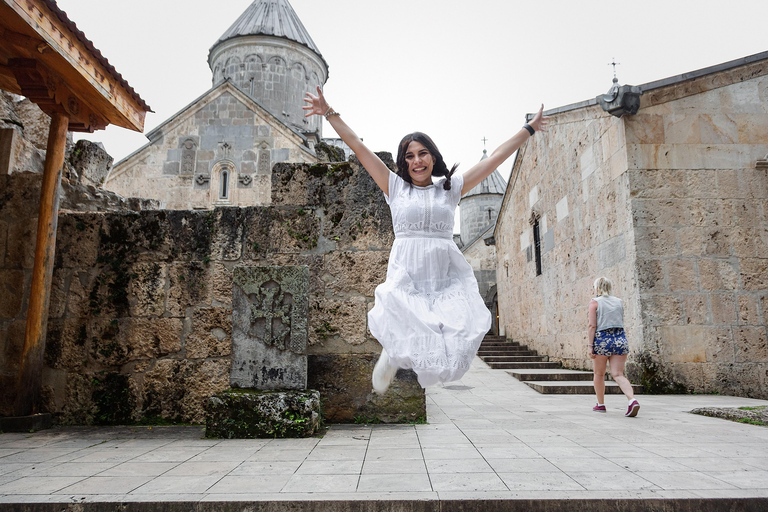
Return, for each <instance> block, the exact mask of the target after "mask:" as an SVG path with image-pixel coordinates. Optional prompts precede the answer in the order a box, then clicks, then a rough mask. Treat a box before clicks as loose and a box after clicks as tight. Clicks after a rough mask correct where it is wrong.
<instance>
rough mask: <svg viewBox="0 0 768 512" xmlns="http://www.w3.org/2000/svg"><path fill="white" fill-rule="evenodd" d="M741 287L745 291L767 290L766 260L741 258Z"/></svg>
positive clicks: (767, 270) (767, 260)
mask: <svg viewBox="0 0 768 512" xmlns="http://www.w3.org/2000/svg"><path fill="white" fill-rule="evenodd" d="M740 269H741V273H740V277H741V286H742V288H743V289H744V290H746V291H761V290H766V289H768V258H742V259H741V262H740Z"/></svg>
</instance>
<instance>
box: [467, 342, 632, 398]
mask: <svg viewBox="0 0 768 512" xmlns="http://www.w3.org/2000/svg"><path fill="white" fill-rule="evenodd" d="M477 355H478V356H479V357H480V359H482V360H483V361H485V363H486V364H487V365H488V366H490V367H491V368H494V369H501V370H507V373H509V374H510V375H512V376H513V377H514V378H516V379H518V380H520V381H523V382H524V383H525V384H527V385H528V386H530V387H532V388H533V389H535V390H536V391H538V392H539V393H543V394H559V395H592V394H594V392H595V388H594V387H593V386H592V372H589V371H580V370H569V369H567V368H563V367H562V365H561V364H560V363H555V362H552V361H549V360H548V359H549V358H548V357H547V356H540V355H538V354H537V353H536V351H535V350H529V349H528V347H527V346H525V345H520V344H519V343H517V342H513V341H509V340H507V339H506V338H504V337H503V336H495V335H491V334H489V335H487V336H486V337H485V338H483V342H482V343H481V344H480V350H478V351H477ZM606 378H607V379H608V380H606V382H605V394H607V395H620V394H621V389H620V388H619V385H618V384H616V383H615V382H613V381H612V380H610V375H607V374H606ZM632 387H633V389H634V392H635V394H640V393H642V386H639V385H636V384H633V385H632Z"/></svg>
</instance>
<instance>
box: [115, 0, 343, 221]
mask: <svg viewBox="0 0 768 512" xmlns="http://www.w3.org/2000/svg"><path fill="white" fill-rule="evenodd" d="M208 65H209V66H210V68H211V71H212V74H213V86H212V87H211V89H209V90H208V91H206V92H204V93H203V94H202V95H201V96H200V97H198V98H197V99H195V100H194V101H192V102H191V103H190V104H189V105H187V106H186V107H184V108H183V109H182V110H181V111H179V112H178V113H176V114H175V115H174V116H173V117H171V118H170V119H168V120H166V121H165V122H163V123H162V124H160V125H159V126H158V127H157V128H155V129H154V130H152V131H151V132H149V133H148V134H147V138H148V139H149V143H147V144H146V145H145V146H143V147H142V148H140V149H138V150H137V151H135V152H134V153H132V154H131V155H129V156H128V157H126V158H125V159H123V160H121V161H120V162H118V163H117V164H115V166H114V167H113V169H112V171H111V172H110V174H109V176H107V179H106V180H105V182H104V188H105V189H107V190H110V191H113V192H116V193H118V194H120V195H122V196H124V197H142V198H151V199H156V200H158V201H159V202H160V204H161V206H162V207H163V208H167V209H180V210H183V209H212V208H214V207H216V206H253V205H262V204H268V203H269V202H270V187H271V182H270V180H271V177H270V176H271V169H272V165H273V164H275V163H278V162H293V163H315V162H317V161H318V158H317V156H316V153H315V144H316V143H317V142H319V141H321V138H322V123H321V119H320V117H319V116H313V117H310V118H305V117H304V111H303V110H302V106H303V105H304V102H303V98H304V94H305V93H306V92H307V91H310V90H313V89H314V88H315V86H316V85H320V86H322V85H324V84H325V82H326V80H327V79H328V64H327V63H326V62H325V59H324V58H323V56H322V54H321V53H320V50H319V49H318V48H317V46H316V45H315V43H314V42H313V41H312V38H311V37H310V35H309V34H308V33H307V30H306V29H305V28H304V26H303V25H302V23H301V21H300V20H299V18H298V16H297V15H296V13H295V12H294V10H293V8H292V7H291V5H290V4H289V3H288V1H287V0H256V1H254V2H253V4H251V5H250V6H249V7H248V9H246V11H245V12H244V13H243V14H242V15H241V16H240V18H238V19H237V21H235V23H234V24H233V25H232V26H231V27H230V28H229V29H228V30H227V31H226V32H225V33H224V34H223V35H222V36H221V37H220V38H219V39H218V40H217V41H216V42H215V43H214V44H213V46H212V47H211V49H210V52H209V54H208Z"/></svg>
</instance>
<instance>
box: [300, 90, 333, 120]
mask: <svg viewBox="0 0 768 512" xmlns="http://www.w3.org/2000/svg"><path fill="white" fill-rule="evenodd" d="M304 101H306V102H307V103H309V105H304V106H303V107H302V108H303V109H304V110H307V111H308V112H307V113H306V114H304V117H309V116H312V115H316V116H323V115H325V113H326V112H328V110H329V109H330V108H331V107H330V106H329V105H328V102H327V101H325V96H323V91H322V90H321V89H320V86H319V85H318V86H317V96H315V95H314V94H312V93H311V92H308V93H307V95H306V96H305V97H304Z"/></svg>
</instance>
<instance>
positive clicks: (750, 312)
mask: <svg viewBox="0 0 768 512" xmlns="http://www.w3.org/2000/svg"><path fill="white" fill-rule="evenodd" d="M737 301H738V323H739V325H760V323H761V320H760V311H759V308H760V300H759V298H758V297H756V296H754V295H738V296H737Z"/></svg>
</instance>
